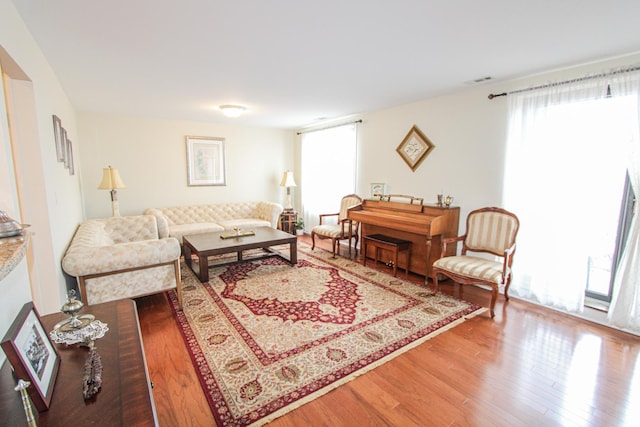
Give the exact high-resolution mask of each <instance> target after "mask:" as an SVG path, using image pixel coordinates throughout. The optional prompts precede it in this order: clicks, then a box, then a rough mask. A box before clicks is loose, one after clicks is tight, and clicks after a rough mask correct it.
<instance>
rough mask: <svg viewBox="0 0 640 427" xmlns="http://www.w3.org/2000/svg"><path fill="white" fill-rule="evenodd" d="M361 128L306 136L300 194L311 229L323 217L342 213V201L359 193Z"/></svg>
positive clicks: (338, 128)
mask: <svg viewBox="0 0 640 427" xmlns="http://www.w3.org/2000/svg"><path fill="white" fill-rule="evenodd" d="M356 141H357V125H356V123H351V124H348V125H343V126H337V127H332V128H329V129H323V130H318V131H310V132H306V133H303V134H302V146H301V174H300V176H301V183H300V194H301V201H302V214H303V217H304V224H305V227H306V228H307V229H310V228H311V227H313V226H314V225H317V224H318V220H319V215H320V214H324V213H334V212H338V209H339V208H340V199H342V197H343V196H345V195H347V194H351V193H354V192H355V189H356Z"/></svg>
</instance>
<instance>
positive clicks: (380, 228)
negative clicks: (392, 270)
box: [347, 196, 460, 281]
mask: <svg viewBox="0 0 640 427" xmlns="http://www.w3.org/2000/svg"><path fill="white" fill-rule="evenodd" d="M401 197H407V198H409V199H410V201H408V202H401V201H393V200H391V197H389V196H386V198H384V197H380V198H379V199H366V200H364V201H363V203H362V204H360V205H357V206H354V207H353V208H351V209H349V211H348V213H347V217H348V218H349V219H352V220H354V221H359V222H360V224H361V225H360V236H361V237H360V239H361V240H360V248H363V247H364V245H363V242H362V239H363V238H364V236H368V235H370V234H384V235H386V236H390V237H395V238H397V239H403V240H409V241H411V242H412V245H411V257H410V259H411V261H410V263H409V271H412V272H414V273H417V274H420V275H423V276H425V281H426V280H427V278H428V277H431V278H433V276H432V273H431V265H432V264H433V262H434V261H436V260H437V259H438V258H440V253H441V251H442V249H441V241H442V238H444V237H455V236H457V235H458V221H459V219H460V208H459V207H453V206H451V207H445V206H437V205H425V204H423V203H422V199H416V198H414V197H410V196H401ZM416 200H419V203H416V202H415V201H416ZM449 246H450V247H449V248H448V252H447V254H448V255H455V250H456V248H455V246H454V245H449ZM368 249H370V250H369V251H368V252H369V253H368V254H364V253H363V254H362V256H368V257H370V258H373V257H374V253H373V251H374V250H375V248H368ZM381 255H382V257H383V258H381V260H384V259H385V258H384V257H388V258H386V259H392V258H391V254H390V253H389V254H385V251H381ZM398 264H400V265H399V266H398V267H403V268H404V265H406V256H405V257H402V258H400V259H399V260H398Z"/></svg>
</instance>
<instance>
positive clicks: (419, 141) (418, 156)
mask: <svg viewBox="0 0 640 427" xmlns="http://www.w3.org/2000/svg"><path fill="white" fill-rule="evenodd" d="M434 148H435V145H433V143H432V142H431V141H429V138H427V137H426V136H425V134H423V133H422V131H421V130H420V129H419V128H418V126H416V125H413V127H412V128H411V130H410V131H409V133H407V136H405V137H404V139H403V140H402V142H401V143H400V145H398V148H396V151H397V152H398V154H400V157H402V159H403V160H404V161H405V162H406V163H407V165H408V166H409V167H410V168H411V170H412V171H414V172H415V171H416V169H418V166H420V163H422V161H423V160H424V159H425V158H426V157H427V155H428V154H429V153H430V152H431V151H432V150H433V149H434Z"/></svg>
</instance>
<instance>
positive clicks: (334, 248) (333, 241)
mask: <svg viewBox="0 0 640 427" xmlns="http://www.w3.org/2000/svg"><path fill="white" fill-rule="evenodd" d="M331 246H332V251H333V256H332V257H331V258H335V257H336V239H331Z"/></svg>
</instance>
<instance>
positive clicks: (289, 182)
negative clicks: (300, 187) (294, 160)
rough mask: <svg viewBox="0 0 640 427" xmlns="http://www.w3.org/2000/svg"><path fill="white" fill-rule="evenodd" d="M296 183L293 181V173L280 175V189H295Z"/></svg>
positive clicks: (287, 172) (288, 172)
mask: <svg viewBox="0 0 640 427" xmlns="http://www.w3.org/2000/svg"><path fill="white" fill-rule="evenodd" d="M295 186H296V182H295V180H294V179H293V172H291V171H286V172H285V173H284V175H282V181H281V182H280V187H295Z"/></svg>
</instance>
